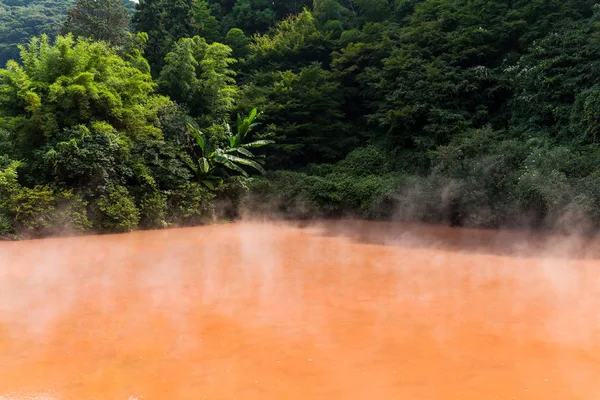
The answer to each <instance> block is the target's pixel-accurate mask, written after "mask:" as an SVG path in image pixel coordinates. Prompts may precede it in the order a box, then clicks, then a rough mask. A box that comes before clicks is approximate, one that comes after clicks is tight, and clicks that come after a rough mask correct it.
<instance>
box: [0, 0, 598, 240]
mask: <svg viewBox="0 0 600 400" xmlns="http://www.w3.org/2000/svg"><path fill="white" fill-rule="evenodd" d="M599 24H600V4H595V2H594V1H591V0H314V1H313V0H281V1H270V0H140V1H139V3H137V4H135V3H132V2H130V1H128V0H127V1H122V0H4V1H3V2H2V3H0V62H2V69H0V237H3V238H9V239H12V238H26V237H39V236H48V235H60V234H74V233H79V232H126V231H131V230H136V229H158V228H164V227H170V226H190V225H197V224H203V223H207V222H211V221H215V220H216V219H228V220H229V219H235V218H238V217H240V216H244V215H257V216H270V217H277V218H289V219H312V218H364V219H386V220H389V219H394V220H402V221H421V222H429V223H442V224H450V225H461V226H468V227H476V228H482V227H489V228H497V227H512V226H521V227H522V226H526V227H533V228H536V229H555V230H560V231H565V230H567V231H571V230H573V229H577V230H578V231H581V230H583V231H593V230H595V229H596V228H597V227H599V226H600V148H599V142H600V73H599V68H600V60H599V56H600V40H599V39H600V35H599V33H600V30H599V28H600V25H599Z"/></svg>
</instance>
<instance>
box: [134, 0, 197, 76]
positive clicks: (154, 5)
mask: <svg viewBox="0 0 600 400" xmlns="http://www.w3.org/2000/svg"><path fill="white" fill-rule="evenodd" d="M193 4H194V1H193V0H140V2H139V3H138V5H137V7H136V9H137V11H136V13H135V15H134V17H133V21H132V25H133V28H134V31H136V32H146V33H147V34H148V43H147V46H146V52H145V55H146V58H147V59H148V62H149V63H150V66H151V68H152V74H153V75H154V76H158V74H159V73H160V71H161V69H162V67H163V66H164V57H165V56H166V55H167V53H168V52H169V51H170V50H171V46H172V45H173V43H175V42H176V41H177V40H178V39H180V38H186V37H193V36H194V35H195V34H196V33H198V29H199V28H198V26H197V25H196V21H195V19H194V11H193Z"/></svg>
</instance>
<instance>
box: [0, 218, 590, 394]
mask: <svg viewBox="0 0 600 400" xmlns="http://www.w3.org/2000/svg"><path fill="white" fill-rule="evenodd" d="M598 249H599V245H598V241H596V240H592V239H585V240H584V239H572V238H564V237H552V236H543V235H540V234H529V233H526V232H494V231H471V230H461V229H449V228H441V227H427V226H413V225H402V224H395V223H369V222H335V223H333V222H331V223H325V222H324V223H321V224H319V225H317V226H311V227H305V228H300V227H297V226H296V227H294V226H290V225H282V224H267V223H240V224H231V225H218V226H210V227H202V228H193V229H179V230H167V231H159V232H138V233H133V234H128V235H114V236H98V237H82V238H71V239H50V240H41V241H28V242H19V243H1V244H0V400H15V399H40V400H41V399H44V400H58V399H90V400H91V399H98V400H100V399H102V400H105V399H123V400H127V399H142V398H143V399H158V400H167V399H169V400H172V399H181V400H187V399H189V400H192V399H193V400H197V399H219V400H220V399H261V400H264V399H303V400H305V399H382V400H386V399H394V400H396V399H411V400H426V399H427V400H429V399H431V400H434V399H435V400H447V399H460V400H471V399H473V400H475V399H477V400H480V399H539V400H552V399H556V400H565V399H585V400H590V399H598V398H600V384H598V377H599V376H600V329H599V328H600V251H599V250H598Z"/></svg>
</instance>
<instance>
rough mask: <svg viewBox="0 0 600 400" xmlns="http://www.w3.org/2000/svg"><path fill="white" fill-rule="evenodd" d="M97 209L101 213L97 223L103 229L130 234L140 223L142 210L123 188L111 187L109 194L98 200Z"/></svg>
mask: <svg viewBox="0 0 600 400" xmlns="http://www.w3.org/2000/svg"><path fill="white" fill-rule="evenodd" d="M97 207H98V210H99V211H100V213H101V218H100V221H98V222H97V223H98V224H99V226H100V227H101V228H103V229H107V230H110V231H113V232H128V231H132V230H135V229H136V228H137V227H138V225H139V223H140V210H139V209H138V208H137V207H136V205H135V201H134V199H133V197H132V196H131V195H130V194H129V192H128V191H127V189H126V188H125V187H123V186H118V185H111V186H110V189H109V192H108V193H107V194H105V195H103V196H101V197H100V199H99V200H98V202H97Z"/></svg>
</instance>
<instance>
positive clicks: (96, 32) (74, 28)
mask: <svg viewBox="0 0 600 400" xmlns="http://www.w3.org/2000/svg"><path fill="white" fill-rule="evenodd" d="M128 31H129V17H128V12H127V9H126V8H125V6H124V5H123V2H122V1H121V0H76V3H75V7H73V8H71V9H69V12H68V17H67V21H66V22H65V25H64V27H63V34H67V33H72V34H73V35H74V36H81V37H86V38H92V39H94V40H104V41H106V42H109V43H110V44H112V45H122V44H123V43H125V41H126V40H127V37H128V35H127V33H128Z"/></svg>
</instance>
